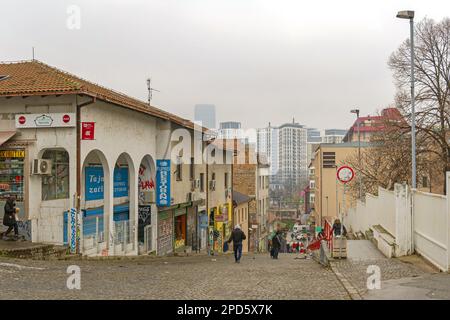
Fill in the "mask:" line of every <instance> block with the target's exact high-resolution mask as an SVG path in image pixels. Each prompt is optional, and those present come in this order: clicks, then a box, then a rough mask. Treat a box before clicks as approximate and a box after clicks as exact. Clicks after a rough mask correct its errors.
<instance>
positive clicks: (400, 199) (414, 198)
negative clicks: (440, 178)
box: [344, 172, 450, 271]
mask: <svg viewBox="0 0 450 320" xmlns="http://www.w3.org/2000/svg"><path fill="white" fill-rule="evenodd" d="M446 179H447V195H446V196H442V195H438V194H432V193H426V192H421V191H413V192H410V190H409V188H408V187H407V186H405V185H400V184H396V185H395V188H394V192H391V191H387V190H383V189H380V190H379V195H378V196H377V197H375V196H371V195H367V197H366V202H365V203H362V202H360V201H358V202H357V205H356V207H354V208H351V209H350V210H349V211H348V213H347V215H346V216H345V219H344V224H345V225H346V226H347V228H349V229H351V230H352V231H353V232H365V231H368V230H371V231H373V234H374V238H375V240H376V241H377V244H378V248H379V249H380V250H381V251H382V252H383V253H384V254H385V255H387V256H402V255H408V254H411V253H413V252H414V251H416V252H418V253H419V254H421V255H422V256H423V257H425V258H426V259H427V260H429V261H430V262H431V263H433V264H434V265H435V266H437V267H438V268H439V269H441V270H443V271H448V270H449V265H450V238H449V237H450V236H449V235H450V195H449V192H450V189H449V187H450V172H449V173H447V177H446ZM380 226H381V228H380Z"/></svg>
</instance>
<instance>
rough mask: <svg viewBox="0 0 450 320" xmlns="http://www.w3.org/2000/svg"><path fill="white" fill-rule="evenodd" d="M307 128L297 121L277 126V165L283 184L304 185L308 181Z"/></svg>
mask: <svg viewBox="0 0 450 320" xmlns="http://www.w3.org/2000/svg"><path fill="white" fill-rule="evenodd" d="M307 137H308V130H307V128H306V127H305V126H303V125H300V124H298V123H295V122H292V123H286V124H283V125H282V126H280V127H278V167H279V177H280V181H281V182H282V183H283V185H285V186H291V187H294V186H299V187H302V186H304V185H306V183H307V181H308V152H307Z"/></svg>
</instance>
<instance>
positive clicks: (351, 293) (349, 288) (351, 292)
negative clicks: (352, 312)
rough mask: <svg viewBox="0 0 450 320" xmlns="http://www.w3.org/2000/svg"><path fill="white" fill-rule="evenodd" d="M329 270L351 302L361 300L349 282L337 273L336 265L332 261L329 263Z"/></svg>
mask: <svg viewBox="0 0 450 320" xmlns="http://www.w3.org/2000/svg"><path fill="white" fill-rule="evenodd" d="M330 268H331V270H332V271H333V273H334V274H335V275H336V278H338V280H339V282H340V283H341V284H342V286H343V287H344V289H345V290H346V291H347V293H348V295H349V296H350V298H351V299H352V300H363V298H362V296H361V294H360V293H359V292H358V290H357V289H356V288H355V287H354V286H353V285H352V284H351V282H350V281H348V279H347V278H346V277H345V276H344V275H343V274H342V273H340V272H339V271H337V268H336V265H335V264H334V262H332V261H330Z"/></svg>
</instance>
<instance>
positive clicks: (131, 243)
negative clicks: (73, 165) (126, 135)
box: [113, 153, 137, 253]
mask: <svg viewBox="0 0 450 320" xmlns="http://www.w3.org/2000/svg"><path fill="white" fill-rule="evenodd" d="M135 178H136V173H135V168H134V164H133V160H132V159H131V157H130V156H129V155H128V154H127V153H122V154H120V155H119V157H118V158H117V160H116V163H115V165H114V172H113V181H114V183H113V199H114V200H113V201H114V208H113V241H114V252H115V253H117V252H121V253H128V252H130V251H133V250H134V249H135V240H136V232H135V230H136V228H135V222H136V219H137V214H136V213H137V205H136V204H137V203H136V202H137V199H136V190H137V188H136V182H135Z"/></svg>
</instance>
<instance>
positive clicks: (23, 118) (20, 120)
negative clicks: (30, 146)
mask: <svg viewBox="0 0 450 320" xmlns="http://www.w3.org/2000/svg"><path fill="white" fill-rule="evenodd" d="M26 121H27V119H26V118H25V116H20V117H19V123H20V124H25V122H26Z"/></svg>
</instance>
